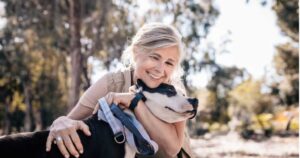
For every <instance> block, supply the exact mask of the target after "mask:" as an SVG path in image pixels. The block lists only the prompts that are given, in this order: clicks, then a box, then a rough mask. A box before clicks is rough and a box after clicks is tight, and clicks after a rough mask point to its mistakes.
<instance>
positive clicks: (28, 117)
mask: <svg viewBox="0 0 300 158" xmlns="http://www.w3.org/2000/svg"><path fill="white" fill-rule="evenodd" d="M23 89H24V96H25V104H26V111H25V121H24V129H25V131H26V132H28V131H32V130H34V118H33V114H32V105H31V103H30V97H31V96H30V89H29V87H28V86H26V85H25V83H23Z"/></svg>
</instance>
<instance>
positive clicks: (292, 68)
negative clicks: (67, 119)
mask: <svg viewBox="0 0 300 158" xmlns="http://www.w3.org/2000/svg"><path fill="white" fill-rule="evenodd" d="M69 3H72V4H73V5H70V4H69ZM298 3H299V2H298V1H297V0H226V1H225V0H186V1H180V0H174V1H166V0H155V1H150V0H113V1H110V0H97V1H96V0H89V1H84V0H73V1H72V0H71V1H58V0H27V1H11V0H2V1H0V89H1V90H0V135H6V134H10V133H15V132H24V131H35V130H41V129H45V128H47V127H48V126H49V125H50V124H51V123H52V121H53V120H54V119H55V118H57V117H58V116H60V115H65V114H66V113H67V112H68V111H69V110H70V109H71V108H72V107H73V106H74V105H75V103H76V102H77V100H78V98H79V97H80V95H81V94H82V93H83V92H84V90H86V89H87V88H88V87H89V86H90V85H91V84H92V83H94V82H96V81H97V80H98V79H99V78H100V77H101V76H102V75H104V74H105V73H107V72H111V71H116V70H118V69H120V68H122V67H123V65H122V63H121V61H120V57H121V54H122V51H123V50H124V48H125V47H126V46H127V45H128V44H129V43H130V39H131V37H132V36H133V35H134V33H135V32H136V30H137V29H138V28H140V27H141V26H142V25H143V24H144V23H147V22H153V21H159V22H163V23H166V24H171V25H173V26H175V27H176V28H178V30H179V31H180V32H181V34H182V35H183V41H184V42H185V45H186V53H187V54H186V58H185V60H184V62H183V63H182V66H183V68H184V70H185V74H184V76H183V78H182V81H183V83H184V85H185V86H186V89H187V92H188V93H189V95H190V96H194V97H197V98H198V99H199V100H200V103H199V112H198V115H197V116H196V118H195V119H193V120H191V121H188V123H187V128H188V131H189V134H190V137H191V147H192V149H193V151H194V152H195V155H196V157H298V156H299V149H298V147H299V141H298V136H299V107H298V106H299V51H298V49H299V44H298V42H299V35H298V34H299V16H298V15H299V13H298ZM71 6H73V7H71ZM71 11H74V12H73V13H74V14H72V12H71ZM72 20H75V21H76V20H77V21H78V23H72ZM70 28H74V30H73V31H71V30H72V29H70ZM74 61H76V62H74ZM72 92H74V93H72Z"/></svg>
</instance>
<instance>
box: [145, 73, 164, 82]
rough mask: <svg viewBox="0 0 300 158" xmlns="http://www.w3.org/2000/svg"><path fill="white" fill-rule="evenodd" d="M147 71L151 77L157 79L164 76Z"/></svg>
mask: <svg viewBox="0 0 300 158" xmlns="http://www.w3.org/2000/svg"><path fill="white" fill-rule="evenodd" d="M147 73H148V74H149V76H150V77H152V78H154V79H156V80H157V79H160V78H162V76H158V75H154V74H152V73H150V72H147Z"/></svg>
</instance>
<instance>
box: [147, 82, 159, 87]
mask: <svg viewBox="0 0 300 158" xmlns="http://www.w3.org/2000/svg"><path fill="white" fill-rule="evenodd" d="M145 84H146V85H147V86H148V87H149V88H156V87H158V86H159V85H160V84H161V83H160V82H145Z"/></svg>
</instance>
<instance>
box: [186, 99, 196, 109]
mask: <svg viewBox="0 0 300 158" xmlns="http://www.w3.org/2000/svg"><path fill="white" fill-rule="evenodd" d="M188 102H189V103H190V104H191V105H193V109H194V110H197V108H198V99H197V98H188Z"/></svg>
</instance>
